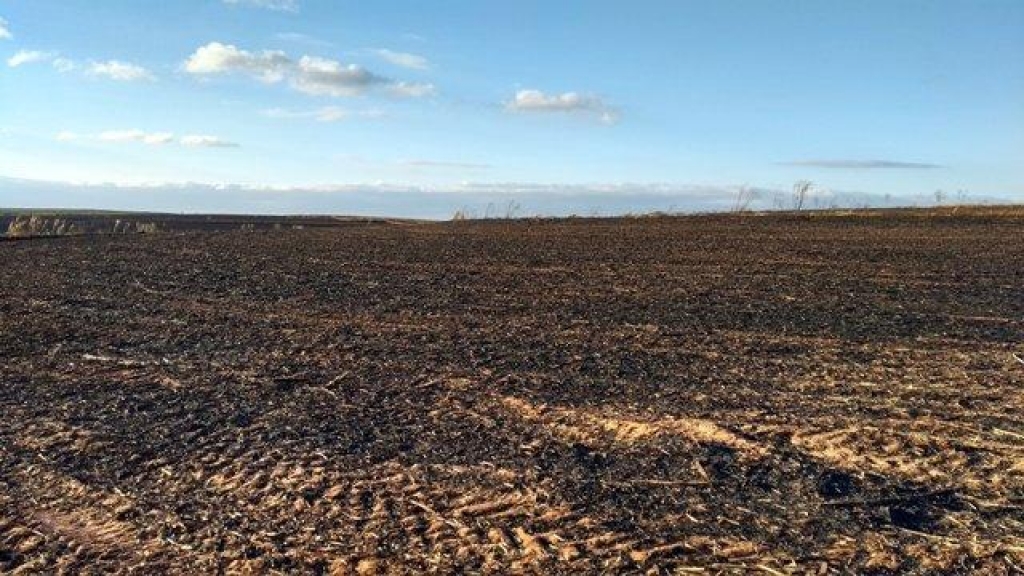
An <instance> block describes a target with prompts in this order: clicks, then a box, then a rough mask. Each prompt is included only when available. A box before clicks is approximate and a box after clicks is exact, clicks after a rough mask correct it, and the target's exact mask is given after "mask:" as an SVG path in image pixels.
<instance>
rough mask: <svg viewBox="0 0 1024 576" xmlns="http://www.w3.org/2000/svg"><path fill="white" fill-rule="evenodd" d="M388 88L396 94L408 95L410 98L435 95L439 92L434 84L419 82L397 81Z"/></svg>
mask: <svg viewBox="0 0 1024 576" xmlns="http://www.w3.org/2000/svg"><path fill="white" fill-rule="evenodd" d="M388 89H389V90H390V91H391V93H392V94H395V95H396V96H407V97H410V98H421V97H423V96H433V95H434V94H436V93H437V90H436V89H435V88H434V85H433V84H420V83H417V82H395V83H394V84H392V85H391V86H390V87H389V88H388Z"/></svg>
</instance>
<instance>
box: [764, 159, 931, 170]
mask: <svg viewBox="0 0 1024 576" xmlns="http://www.w3.org/2000/svg"><path fill="white" fill-rule="evenodd" d="M783 165H785V166H806V167H811V168H836V169H842V170H875V169H886V170H934V169H936V168H943V167H944V166H942V165H941V164H929V163H925V162H905V161H901V160H845V159H839V160H796V161H793V162H784V163H783Z"/></svg>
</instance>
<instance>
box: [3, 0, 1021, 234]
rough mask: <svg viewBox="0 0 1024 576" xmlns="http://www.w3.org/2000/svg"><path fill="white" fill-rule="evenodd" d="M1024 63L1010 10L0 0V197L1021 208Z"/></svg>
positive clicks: (555, 207)
mask: <svg viewBox="0 0 1024 576" xmlns="http://www.w3.org/2000/svg"><path fill="white" fill-rule="evenodd" d="M1021 55H1024V3H1020V2H1015V1H1009V0H1007V1H948V0H946V1H938V0H936V1H928V2H925V1H903V2H882V1H867V2H858V3H851V2H838V1H834V2H826V1H823V2H798V1H791V2H771V3H769V2H755V1H723V2H676V1H666V2H654V1H646V2H632V3H628V4H627V3H622V2H599V1H587V2H583V1H577V2H533V1H531V2H515V3H491V2H445V3H431V4H427V3H418V2H396V1H388V2H374V3H341V2H329V1H326V0H324V1H319V0H188V1H180V2H170V3H161V4H159V5H158V4H155V3H144V2H137V1H136V2H131V1H112V0H111V1H95V0H94V1H89V2H87V1H84V0H61V1H56V0H0V57H2V59H3V62H2V65H0V206H16V207H17V206H32V205H38V204H39V203H45V204H46V205H48V206H53V205H54V204H53V202H57V203H59V204H60V205H64V206H74V207H96V208H135V209H157V208H159V209H166V210H172V211H192V210H196V211H203V210H210V209H218V210H222V211H240V212H243V211H289V212H302V211H306V212H311V211H324V210H329V211H339V212H344V211H358V210H359V209H362V208H361V207H363V206H366V205H367V204H368V203H369V204H368V205H369V206H370V207H371V208H372V207H374V206H381V207H383V208H384V209H387V210H390V211H391V212H395V213H401V214H402V215H417V214H418V212H417V210H419V208H420V206H419V204H422V207H423V209H422V210H421V211H420V212H421V213H422V215H431V216H436V215H438V214H440V213H441V212H442V211H444V210H449V209H450V208H451V207H452V206H455V205H459V204H467V205H474V204H477V205H482V204H483V203H494V202H501V201H503V200H504V199H506V198H517V197H522V198H525V199H527V200H531V199H532V201H534V202H535V203H536V204H537V205H538V206H540V205H543V207H544V209H545V210H550V211H551V212H559V211H562V212H565V211H574V210H577V209H578V208H579V206H584V207H585V206H590V205H593V209H594V210H595V211H599V212H600V211H605V212H609V213H611V212H616V211H629V210H643V209H648V208H651V207H652V206H654V207H655V208H659V207H660V208H664V207H665V206H662V204H671V205H675V206H677V207H679V208H680V209H687V208H692V209H714V208H721V207H724V206H727V205H728V203H729V201H730V197H731V196H732V195H734V194H735V190H736V189H737V187H739V186H743V185H747V186H750V187H753V188H755V189H759V190H764V191H765V193H764V195H763V196H762V198H761V202H762V203H768V202H769V200H768V198H769V196H770V195H772V194H776V193H778V192H779V191H784V190H786V189H788V187H789V186H790V185H791V184H792V183H793V181H795V180H798V179H810V180H813V181H814V182H816V183H817V184H818V186H819V189H820V190H822V191H829V192H828V194H829V195H830V196H829V198H831V199H834V198H836V197H841V198H861V197H875V198H888V200H886V201H887V202H892V201H901V200H902V201H905V202H915V201H917V200H916V199H927V198H928V197H929V196H930V195H931V194H933V193H934V191H935V190H938V189H942V190H945V191H946V192H947V193H949V194H950V195H951V196H952V194H953V193H955V191H957V190H967V191H969V194H970V195H971V197H972V198H978V199H989V198H995V199H1004V200H1010V201H1024V169H1022V168H1021V166H1024V59H1022V58H1021ZM26 181H31V182H32V185H28V184H26ZM102 183H110V184H116V186H106V187H104V186H101V185H100V184H102ZM81 184H89V185H91V186H86V187H84V188H83V187H82V186H80V185H81ZM44 189H45V190H46V192H45V193H43V192H42V190H44ZM97 190H106V192H103V193H102V194H99V193H97ZM110 190H115V191H116V190H119V191H120V192H110ZM141 190H145V193H143V192H141ZM225 190H229V191H231V194H226V193H224V191H225ZM218 191H219V192H218ZM566 191H569V192H568V195H569V196H573V197H576V198H580V197H583V198H586V200H585V201H581V202H579V203H577V204H572V203H571V202H563V203H562V205H561V206H560V205H559V198H560V197H559V196H558V194H562V196H561V198H563V199H564V198H565V197H566V196H567V193H566ZM389 192H393V194H392V197H391V198H389V199H388V200H387V201H386V202H383V203H379V204H374V201H373V200H372V199H370V200H367V199H366V198H363V199H360V201H359V202H355V201H353V199H354V198H355V197H356V196H357V195H358V194H360V193H364V194H366V195H368V196H374V195H376V197H382V198H383V197H386V196H387V195H388V194H389ZM218 193H219V194H221V197H219V198H216V199H210V198H209V195H210V194H218ZM119 194H120V195H119ZM444 194H454V195H457V196H454V197H448V198H443V199H442V200H436V199H433V196H434V195H442V196H443V195H444ZM545 194H546V195H548V197H547V198H545V199H543V201H541V200H538V198H541V197H544V195H545ZM517 195H518V196H517ZM427 197H430V198H431V199H430V200H424V199H425V198H427ZM631 197H632V198H634V199H635V202H632V203H631V202H630V198H631ZM652 197H653V198H655V199H656V200H657V201H655V202H653V203H652V202H651V201H650V198H652ZM310 198H315V199H316V200H315V201H314V200H309V199H310ZM665 198H668V199H667V200H665ZM687 199H690V200H692V206H679V205H680V204H686V203H687ZM662 200H664V202H662ZM147 202H148V203H147ZM403 202H404V204H403ZM80 204H84V205H80ZM92 204H97V205H95V206H92ZM570 205H571V206H570ZM260 206H263V207H264V208H260ZM428 207H429V209H428ZM570 208H572V210H570ZM538 209H539V208H538ZM428 213H429V214H428Z"/></svg>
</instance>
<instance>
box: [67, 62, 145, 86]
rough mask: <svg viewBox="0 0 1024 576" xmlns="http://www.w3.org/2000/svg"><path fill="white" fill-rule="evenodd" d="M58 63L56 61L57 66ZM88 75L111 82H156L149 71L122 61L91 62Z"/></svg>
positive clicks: (87, 70)
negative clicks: (100, 77) (105, 78)
mask: <svg viewBox="0 0 1024 576" xmlns="http://www.w3.org/2000/svg"><path fill="white" fill-rule="evenodd" d="M56 64H57V62H56V61H54V65H55V66H56ZM86 73H88V74H89V75H90V76H105V77H107V78H110V79H111V80H118V81H121V82H134V81H137V80H149V81H153V80H156V76H153V74H152V73H151V72H150V71H149V70H146V69H145V68H143V67H142V66H138V65H136V64H132V63H130V62H121V61H120V60H108V61H106V62H91V63H90V64H89V67H88V68H87V69H86Z"/></svg>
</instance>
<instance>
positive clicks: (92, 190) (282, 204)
mask: <svg viewBox="0 0 1024 576" xmlns="http://www.w3.org/2000/svg"><path fill="white" fill-rule="evenodd" d="M741 190H746V193H747V194H748V195H750V196H751V198H752V200H751V202H750V203H749V205H748V206H747V208H748V209H751V210H769V209H787V208H789V207H790V202H791V191H790V190H781V189H770V188H749V187H743V186H700V185H672V184H594V185H585V184H575V185H558V184H538V183H515V182H509V183H465V184H462V185H459V186H453V187H447V188H441V187H438V188H430V187H420V186H410V185H401V184H394V185H391V184H352V185H333V186H309V187H278V188H275V187H261V186H246V185H235V184H231V185H216V184H203V183H187V182H185V183H154V184H112V183H91V184H79V183H71V182H46V181H39V180H24V179H17V178H7V177H0V198H3V199H4V204H5V205H4V206H0V208H64V209H100V210H125V211H139V212H170V213H233V214H335V215H351V216H382V217H395V218H422V219H437V220H446V219H449V218H451V217H452V215H453V214H455V212H457V211H461V212H463V213H465V214H468V215H469V216H470V217H501V216H505V215H506V214H507V213H509V212H510V211H511V212H512V213H513V214H514V215H515V216H519V217H526V216H569V215H579V216H620V215H626V214H646V213H652V212H669V213H694V212H728V211H732V210H733V209H735V207H736V205H737V200H738V198H739V194H740V191H741ZM967 200H968V201H970V202H980V203H989V202H1006V201H1007V199H1005V198H997V197H984V198H982V197H969V198H968V199H967ZM934 204H935V198H934V196H933V195H932V194H920V195H914V196H911V195H904V196H894V195H881V194H869V193H863V192H835V191H830V190H816V191H815V192H814V193H813V194H812V195H811V197H810V198H809V199H808V203H807V207H808V208H853V207H876V208H884V207H897V206H931V205H934Z"/></svg>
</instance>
